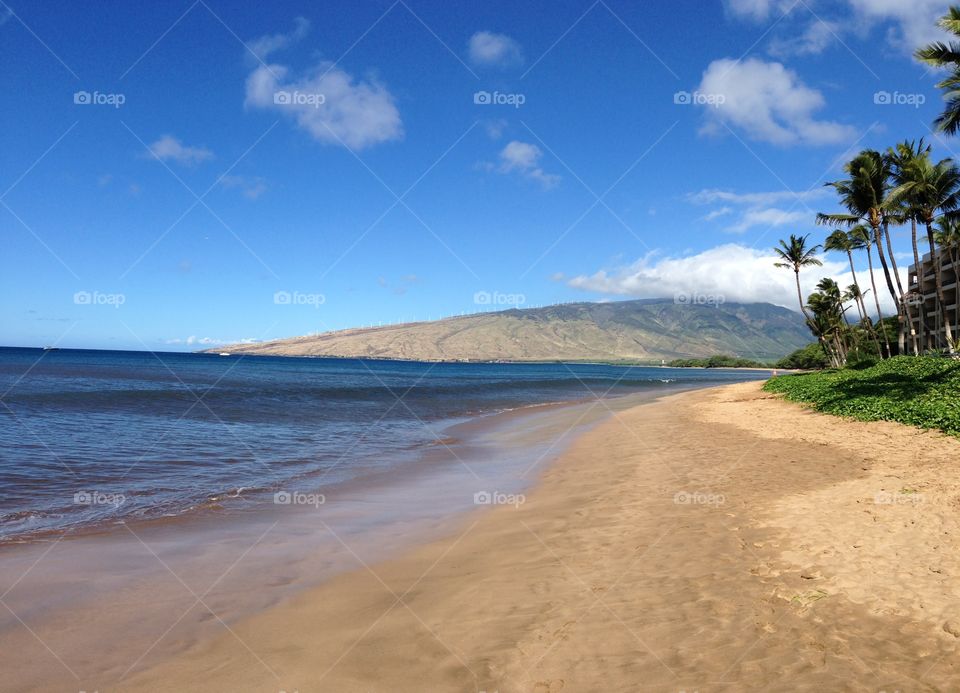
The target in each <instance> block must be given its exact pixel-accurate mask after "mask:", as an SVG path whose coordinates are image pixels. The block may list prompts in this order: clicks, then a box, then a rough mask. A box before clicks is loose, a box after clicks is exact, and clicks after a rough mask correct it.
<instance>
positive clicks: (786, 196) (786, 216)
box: [687, 188, 827, 233]
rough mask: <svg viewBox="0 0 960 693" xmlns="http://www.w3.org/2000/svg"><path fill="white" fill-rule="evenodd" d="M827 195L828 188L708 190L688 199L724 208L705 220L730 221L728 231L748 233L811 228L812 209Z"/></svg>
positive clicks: (712, 211) (696, 202)
mask: <svg viewBox="0 0 960 693" xmlns="http://www.w3.org/2000/svg"><path fill="white" fill-rule="evenodd" d="M826 194H827V191H826V190H825V189H824V188H814V189H813V190H808V191H802V192H793V191H790V190H775V191H769V192H747V193H737V192H733V191H730V190H720V189H717V188H707V189H704V190H701V191H699V192H696V193H693V194H692V195H689V196H688V198H687V199H688V200H689V201H690V202H692V203H693V204H696V205H703V206H710V205H720V206H719V207H717V208H715V209H713V210H711V211H710V212H708V213H707V214H706V215H705V216H704V217H703V220H704V221H715V220H717V219H720V218H724V219H727V220H728V224H727V225H726V226H725V227H724V230H725V231H729V232H731V233H744V232H745V231H748V230H749V229H751V228H753V227H756V226H759V227H765V228H776V227H780V226H787V225H803V224H807V225H809V224H811V223H812V222H813V217H812V215H811V213H810V211H809V205H810V204H811V203H812V202H813V201H814V200H816V199H818V198H823V197H824V196H825V195H826Z"/></svg>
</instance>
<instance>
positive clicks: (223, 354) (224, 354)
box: [220, 351, 230, 356]
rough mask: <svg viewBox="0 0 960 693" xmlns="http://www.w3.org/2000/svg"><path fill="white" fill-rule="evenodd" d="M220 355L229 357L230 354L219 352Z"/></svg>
mask: <svg viewBox="0 0 960 693" xmlns="http://www.w3.org/2000/svg"><path fill="white" fill-rule="evenodd" d="M220 355H221V356H230V352H229V351H221V352H220Z"/></svg>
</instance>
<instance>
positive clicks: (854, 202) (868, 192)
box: [817, 149, 906, 356]
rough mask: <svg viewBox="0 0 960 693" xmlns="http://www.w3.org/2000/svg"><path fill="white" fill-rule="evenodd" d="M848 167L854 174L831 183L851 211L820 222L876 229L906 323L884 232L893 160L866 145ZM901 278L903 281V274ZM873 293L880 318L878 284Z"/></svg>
mask: <svg viewBox="0 0 960 693" xmlns="http://www.w3.org/2000/svg"><path fill="white" fill-rule="evenodd" d="M844 170H845V171H846V172H847V173H848V174H849V175H850V178H848V179H845V180H839V181H834V182H832V183H827V185H828V186H830V187H832V188H834V189H835V190H836V191H837V193H838V195H839V196H840V204H841V205H842V206H844V207H846V209H847V212H846V213H845V214H823V213H820V214H818V215H817V223H818V224H840V225H842V226H855V225H857V224H861V223H863V222H866V223H867V224H869V225H870V228H871V229H872V230H873V239H872V242H873V243H876V246H877V257H879V258H880V266H881V267H882V268H883V275H884V277H885V278H886V280H887V289H888V290H889V291H890V296H891V297H892V298H893V304H894V305H895V306H897V317H898V319H899V321H900V323H901V325H902V324H903V323H904V322H906V316H905V315H904V305H903V300H902V295H901V294H902V287H901V291H900V293H898V292H897V288H896V287H895V286H894V284H893V278H892V276H891V274H890V267H889V265H888V264H887V257H886V255H885V254H884V251H883V236H884V232H885V231H886V230H887V228H888V227H887V225H888V222H889V221H890V219H889V215H890V214H891V206H890V202H889V200H888V197H887V192H888V189H889V178H890V165H889V162H888V161H887V160H886V159H885V158H884V157H883V156H882V155H881V154H880V152H878V151H875V150H873V149H864V150H863V151H861V152H860V153H859V154H857V155H856V156H855V157H854V158H853V159H851V160H850V161H849V162H848V163H847V164H846V165H845V166H844ZM888 245H889V239H888ZM891 255H892V253H891ZM871 278H872V277H871ZM897 282H898V283H899V277H898V279H897ZM873 293H874V299H876V301H877V306H878V319H879V305H880V301H879V298H878V296H877V291H876V286H874V291H873ZM881 328H882V329H883V333H884V335H883V336H884V342H885V343H886V344H887V355H888V356H889V355H890V346H889V341H888V340H887V335H886V329H885V328H883V327H882V326H881Z"/></svg>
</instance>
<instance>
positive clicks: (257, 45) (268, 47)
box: [247, 17, 310, 60]
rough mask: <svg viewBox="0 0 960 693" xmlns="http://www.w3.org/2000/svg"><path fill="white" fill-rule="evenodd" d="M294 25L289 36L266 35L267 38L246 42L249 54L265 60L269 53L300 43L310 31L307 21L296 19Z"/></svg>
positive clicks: (301, 18)
mask: <svg viewBox="0 0 960 693" xmlns="http://www.w3.org/2000/svg"><path fill="white" fill-rule="evenodd" d="M294 23H295V25H296V26H294V28H293V31H292V32H290V33H289V34H268V35H267V36H261V37H260V38H258V39H254V40H253V41H250V42H248V43H247V48H249V49H250V52H251V53H253V54H254V55H255V56H257V58H258V59H259V60H266V59H267V56H269V55H270V54H271V53H274V52H276V51H279V50H283V49H285V48H289V47H290V46H292V45H293V44H295V43H297V42H298V41H300V40H301V39H302V38H303V37H304V36H306V35H307V33H308V32H309V31H310V21H309V20H307V19H305V18H303V17H297V18H296V19H295V20H294Z"/></svg>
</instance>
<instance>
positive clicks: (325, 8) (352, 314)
mask: <svg viewBox="0 0 960 693" xmlns="http://www.w3.org/2000/svg"><path fill="white" fill-rule="evenodd" d="M906 4H907V3H901V2H894V1H892V0H843V1H838V0H833V1H832V2H827V1H826V0H797V1H795V2H790V1H783V2H781V1H780V0H730V1H729V2H727V3H721V2H704V1H701V0H688V1H683V0H681V1H679V2H669V3H668V2H654V3H642V4H641V3H632V2H622V1H619V2H618V1H616V0H603V1H598V2H593V3H591V2H589V1H586V2H530V3H514V2H488V3H482V4H480V3H452V2H451V3H435V2H418V1H417V0H403V1H398V2H391V1H389V0H385V1H383V2H379V1H377V2H374V1H371V2H364V3H349V2H330V3H323V4H318V3H306V2H276V3H262V4H261V5H260V6H246V5H245V6H243V7H241V6H239V5H237V4H236V3H229V2H222V1H218V0H197V1H196V2H194V1H193V0H184V1H183V2H177V1H173V2H167V3H148V4H143V3H129V2H100V3H95V4H89V3H84V4H78V3H74V2H67V1H60V2H51V1H42V2H22V1H18V0H2V2H0V55H2V58H3V65H4V70H3V72H4V77H5V80H4V81H5V84H4V86H5V89H4V92H5V98H4V101H3V106H2V109H0V132H2V142H3V147H2V148H3V159H2V164H0V166H2V170H0V232H2V234H3V244H4V252H3V253H2V255H0V262H2V282H3V286H2V288H3V296H4V300H3V301H2V302H0V321H2V326H3V328H2V333H0V343H2V344H7V345H22V346H43V345H51V344H58V345H60V346H64V347H102V348H136V349H142V348H148V349H170V350H177V349H197V348H202V347H204V346H207V345H212V344H214V343H219V342H231V341H239V340H244V339H247V340H254V339H256V340H260V339H268V338H275V337H283V336H292V335H297V334H305V333H311V332H316V331H323V330H329V329H340V328H344V327H349V326H356V325H367V324H379V323H388V322H396V321H398V320H412V319H427V318H437V317H440V316H444V315H452V314H459V313H461V312H472V311H476V310H489V309H491V308H500V307H509V306H510V305H514V304H517V305H526V306H530V305H537V304H546V303H554V302H561V301H573V300H611V299H623V298H630V297H651V296H674V295H676V294H686V295H692V296H697V297H704V298H709V297H721V298H722V300H727V301H735V300H742V301H751V300H769V301H772V302H775V303H780V304H783V305H787V306H788V307H792V306H793V293H792V289H791V288H790V287H791V284H790V282H791V281H792V278H791V277H790V276H789V274H788V273H784V272H782V271H777V270H775V269H774V268H772V267H771V264H770V263H771V262H772V260H770V252H769V248H770V246H772V245H773V244H774V243H775V242H776V240H777V239H778V238H780V237H783V236H785V235H787V234H789V233H810V232H812V233H813V234H814V236H815V237H820V236H822V235H823V234H824V229H818V228H816V227H814V226H813V217H814V214H815V213H816V212H817V211H835V209H836V205H835V203H834V201H833V199H832V198H831V195H830V193H829V191H828V190H825V189H823V187H822V185H823V183H824V182H825V181H828V180H833V179H836V178H838V177H840V175H841V172H840V166H841V164H842V162H843V161H844V158H845V157H846V156H847V155H848V154H849V153H850V152H853V151H855V150H857V149H860V148H863V147H873V148H879V149H883V148H886V147H887V146H889V145H890V144H893V143H894V142H896V141H898V140H902V139H904V138H908V137H909V138H918V137H921V136H926V137H927V138H928V139H933V141H934V145H935V154H936V155H938V156H940V157H942V156H950V155H951V152H950V150H951V149H957V148H960V142H958V141H956V140H946V141H943V140H940V139H939V138H932V135H931V133H930V131H929V126H930V123H931V122H932V120H933V118H934V117H935V116H936V114H937V113H938V111H939V108H940V97H939V94H938V92H937V91H936V89H935V88H934V87H933V84H934V83H935V81H936V80H937V75H936V74H931V73H929V72H928V71H927V70H926V69H925V68H924V67H923V66H920V65H918V64H917V63H915V62H914V61H913V60H912V59H911V58H910V53H911V51H912V49H913V48H914V47H915V46H916V45H918V44H920V43H922V42H924V41H926V40H929V39H931V38H935V37H937V32H936V30H935V28H934V27H933V26H932V25H933V21H934V19H935V18H936V17H937V16H939V15H940V14H942V13H943V12H944V11H945V9H946V4H945V3H938V2H926V1H919V2H913V3H910V6H909V7H903V6H904V5H906ZM478 93H479V95H478ZM284 100H286V102H285V101H284ZM78 101H79V103H77V102H78ZM478 101H479V103H478ZM878 101H879V103H878ZM886 101H889V102H890V103H886ZM895 240H896V246H897V250H898V253H901V254H902V255H901V256H900V257H901V258H902V260H903V264H904V265H905V264H906V259H907V254H908V252H909V241H908V238H907V235H905V233H904V232H903V231H898V232H897V233H896V237H895ZM826 260H827V264H826V266H825V267H824V269H823V271H822V272H821V273H818V274H817V275H815V276H814V275H811V276H810V277H809V283H810V284H811V285H812V284H813V283H815V282H816V280H817V279H818V278H819V276H823V275H827V274H832V275H834V276H838V277H840V279H841V282H842V280H843V276H842V275H843V272H844V268H845V266H846V265H845V261H844V259H843V258H839V257H832V258H826ZM863 264H864V265H865V262H864V263H863ZM847 283H849V282H847Z"/></svg>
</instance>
